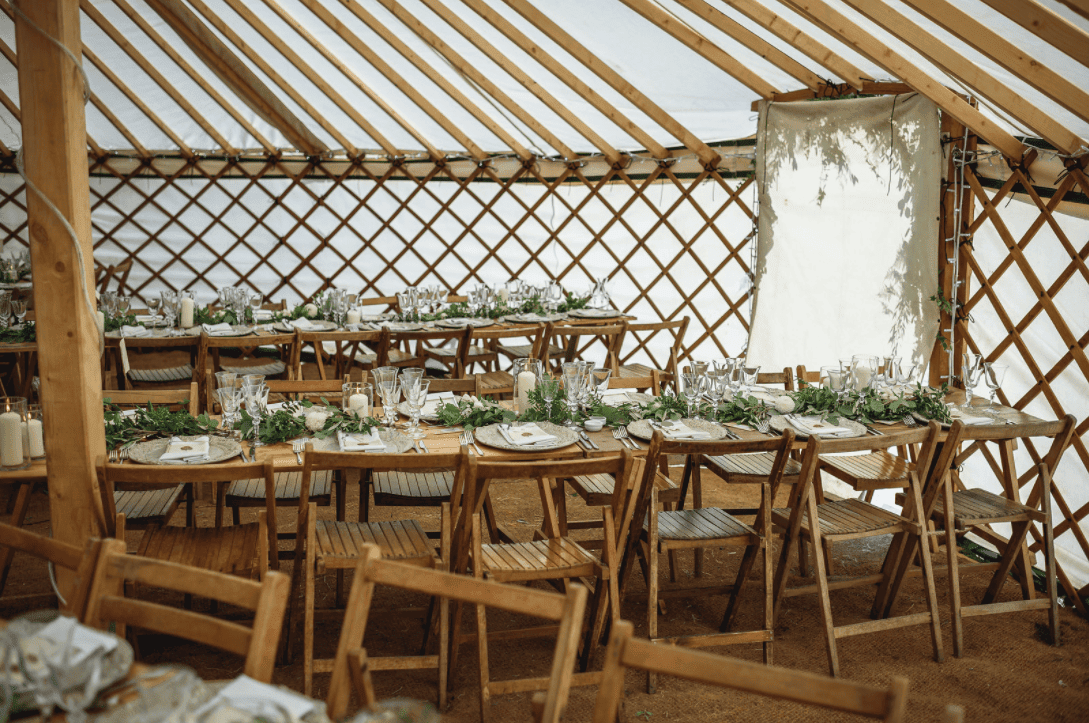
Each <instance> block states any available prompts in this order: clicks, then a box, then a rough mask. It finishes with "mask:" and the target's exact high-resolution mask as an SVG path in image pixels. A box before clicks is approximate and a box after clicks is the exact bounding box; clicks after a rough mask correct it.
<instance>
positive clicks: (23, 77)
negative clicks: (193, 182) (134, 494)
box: [15, 0, 106, 599]
mask: <svg viewBox="0 0 1089 723" xmlns="http://www.w3.org/2000/svg"><path fill="white" fill-rule="evenodd" d="M15 7H16V8H17V10H18V11H19V12H17V13H16V20H15V43H16V47H17V48H19V100H20V102H21V104H22V111H23V153H24V160H25V170H26V175H27V178H28V179H29V180H30V182H31V183H33V184H34V185H35V186H36V187H37V188H38V189H39V190H40V191H41V193H42V194H43V195H44V196H45V197H46V198H48V199H49V201H50V202H51V203H52V204H53V205H54V206H55V207H56V208H57V209H58V210H59V211H60V213H61V214H62V216H63V218H64V220H62V219H61V218H58V217H57V216H56V215H54V213H53V211H52V210H50V209H49V207H48V206H47V205H46V203H44V202H43V200H42V199H41V198H39V197H38V195H37V194H36V193H34V192H32V191H31V190H30V189H29V188H28V189H27V192H26V207H27V226H28V229H29V232H30V234H29V235H30V255H31V260H32V263H33V264H34V311H35V314H36V315H37V321H38V326H37V331H38V374H39V376H40V378H41V389H40V391H39V397H40V399H41V402H42V408H43V411H44V418H45V419H44V424H45V451H46V464H47V465H48V470H49V472H48V475H49V476H48V484H49V510H50V519H52V520H53V536H54V537H55V538H56V539H58V540H60V541H62V542H67V543H69V544H73V545H79V546H80V547H82V546H83V545H85V544H86V542H87V540H88V539H89V538H91V537H97V536H100V535H102V533H103V531H104V524H103V522H104V520H103V517H102V508H101V503H100V501H99V500H100V498H99V493H98V476H97V474H96V472H95V462H96V461H97V460H98V459H99V458H100V457H103V456H105V454H106V438H105V435H104V434H103V433H102V429H103V427H102V425H103V420H102V373H101V366H100V361H99V343H100V336H99V332H98V328H97V326H96V323H95V317H94V314H93V313H92V311H91V310H90V309H88V308H87V303H86V301H85V297H84V294H83V291H82V288H81V283H80V281H81V278H82V281H83V283H84V284H85V285H86V288H87V289H88V291H89V292H90V293H91V298H92V299H93V298H94V296H93V290H94V269H93V266H92V262H93V258H94V243H93V241H92V239H91V205H90V190H89V186H88V184H87V133H86V128H87V121H86V118H85V116H84V109H83V76H82V75H81V74H80V73H78V72H76V71H75V70H74V69H73V67H72V59H71V57H69V56H68V54H66V53H64V52H63V51H62V50H61V48H60V47H58V45H57V43H60V44H61V45H63V47H64V48H67V50H68V52H69V53H71V54H72V55H73V56H75V57H76V58H79V53H80V48H81V47H82V43H81V42H80V34H79V29H80V25H79V24H80V14H79V5H77V4H76V3H74V2H70V0H16V1H15ZM22 14H25V15H26V17H28V18H29V19H30V20H31V22H33V23H34V24H36V25H37V26H38V28H41V30H43V31H44V32H45V33H46V34H47V35H43V34H42V33H41V32H39V31H38V30H37V29H35V28H34V27H32V26H31V25H29V24H27V23H26V22H25V21H24V20H23V15H22ZM64 221H67V223H68V224H69V225H71V227H72V228H73V229H74V230H75V233H76V237H77V238H76V241H77V242H78V248H79V250H80V251H81V252H82V255H83V258H82V263H80V258H79V256H78V255H77V248H76V246H75V244H74V243H73V240H72V238H71V237H70V236H69V235H68V232H67V231H66V230H65V227H64ZM59 572H60V571H58V573H59ZM58 582H59V583H60V586H61V592H62V594H67V593H68V592H69V591H70V590H71V586H72V585H73V584H74V582H75V581H74V580H73V579H72V576H71V575H60V580H59V581H58ZM69 599H71V597H70V596H69Z"/></svg>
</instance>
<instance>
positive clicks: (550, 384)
mask: <svg viewBox="0 0 1089 723" xmlns="http://www.w3.org/2000/svg"><path fill="white" fill-rule="evenodd" d="M537 388H538V389H540V390H541V401H543V402H544V407H545V413H546V414H547V415H548V417H549V418H551V417H552V401H553V400H554V399H555V398H556V395H557V394H558V393H559V391H560V381H559V380H558V379H553V378H552V372H550V371H549V370H548V367H547V366H546V365H544V364H541V365H540V366H539V367H538V368H537Z"/></svg>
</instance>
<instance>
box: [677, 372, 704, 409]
mask: <svg viewBox="0 0 1089 723" xmlns="http://www.w3.org/2000/svg"><path fill="white" fill-rule="evenodd" d="M681 381H682V382H683V384H684V398H685V401H687V402H688V414H687V415H686V416H687V417H689V418H691V417H692V404H693V403H695V401H696V400H697V399H699V396H700V394H702V393H703V381H704V378H703V375H701V374H700V373H699V372H697V371H695V370H691V369H690V370H688V371H684V372H681Z"/></svg>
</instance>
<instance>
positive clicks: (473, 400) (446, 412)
mask: <svg viewBox="0 0 1089 723" xmlns="http://www.w3.org/2000/svg"><path fill="white" fill-rule="evenodd" d="M436 416H438V418H439V421H440V422H442V423H443V424H444V425H446V426H448V427H453V426H457V425H461V426H462V427H464V428H465V429H467V430H469V431H472V430H474V429H479V428H480V427H486V426H488V425H489V424H500V423H502V422H512V421H514V418H515V416H516V415H515V414H514V412H512V411H511V410H509V409H504V408H503V407H501V406H500V405H499V404H498V403H497V402H493V401H492V400H490V399H481V398H478V397H462V398H461V399H459V400H457V401H456V402H453V403H447V404H442V405H440V406H439V408H438V409H437V410H436Z"/></svg>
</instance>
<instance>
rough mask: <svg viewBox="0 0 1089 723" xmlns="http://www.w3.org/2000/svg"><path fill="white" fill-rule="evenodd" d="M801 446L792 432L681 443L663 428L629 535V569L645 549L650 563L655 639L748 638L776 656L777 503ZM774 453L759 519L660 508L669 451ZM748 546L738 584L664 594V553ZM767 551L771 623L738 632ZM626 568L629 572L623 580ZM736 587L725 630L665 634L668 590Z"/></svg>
mask: <svg viewBox="0 0 1089 723" xmlns="http://www.w3.org/2000/svg"><path fill="white" fill-rule="evenodd" d="M793 444H794V434H793V432H791V430H789V429H788V430H786V431H785V432H784V433H783V436H782V437H780V438H777V439H757V440H715V441H680V440H666V439H665V437H664V436H663V434H662V432H661V430H655V431H654V436H653V437H652V438H651V441H650V448H649V449H648V451H647V458H646V466H645V467H644V469H643V475H642V479H641V480H640V482H639V484H638V486H637V487H636V492H635V493H634V495H633V497H634V499H635V504H634V506H633V519H634V520H637V521H638V522H639V527H638V531H637V532H634V533H633V534H632V535H631V537H630V538H629V540H628V550H627V554H626V556H625V563H624V564H625V566H626V569H627V568H630V566H631V565H632V564H633V558H634V557H635V556H636V555H637V554H638V555H639V556H640V560H641V562H642V563H643V575H644V577H645V578H646V582H647V637H649V638H650V639H651V640H652V641H656V642H668V643H671V644H677V645H686V646H690V647H700V646H706V645H733V644H742V643H760V644H761V645H762V646H763V653H764V662H765V663H770V662H771V659H772V646H773V641H774V633H773V625H772V622H773V618H772V608H771V573H772V568H771V555H770V546H769V544H768V541H769V539H770V535H771V506H772V504H773V501H774V499H775V495H776V493H777V492H778V490H779V486H780V484H782V481H783V469H784V468H785V466H786V461H787V459H788V458H789V455H790V450H791V447H792V446H793ZM752 452H756V453H773V454H774V455H775V465H774V466H773V468H772V471H771V473H770V474H769V475H768V476H767V477H765V478H764V479H763V480H762V482H761V490H760V514H759V515H758V516H757V519H756V522H755V524H754V525H751V526H750V525H748V524H745V523H744V522H741V521H740V520H738V519H737V518H736V517H734V516H733V515H731V514H730V513H729V512H727V511H726V510H721V509H713V508H697V509H692V510H660V504H661V502H660V500H659V498H658V491H657V488H656V486H655V485H654V484H653V481H654V477H655V476H657V475H658V474H659V473H658V469H657V468H658V463H659V461H660V460H661V459H662V458H664V457H665V456H666V455H677V454H680V455H686V456H687V457H689V458H699V457H703V456H705V455H711V456H714V455H721V454H741V453H752ZM738 547H740V548H742V549H743V550H744V552H743V555H742V557H741V563H740V565H739V568H738V572H737V577H736V578H735V579H734V582H733V584H732V585H728V586H725V587H723V586H721V585H719V586H714V587H707V586H701V587H693V586H685V587H674V588H672V589H669V590H666V591H664V592H660V585H659V581H658V559H659V557H660V556H661V555H663V554H670V553H673V552H675V551H678V550H702V549H707V548H712V549H722V548H738ZM761 551H762V552H763V553H764V555H763V560H764V575H763V587H764V591H763V592H764V594H763V596H762V597H763V599H764V616H763V624H762V625H761V626H760V628H758V629H755V630H748V631H741V632H733V631H730V628H731V626H732V625H733V620H734V616H735V613H736V612H737V607H738V600H739V599H740V596H741V593H742V591H743V589H744V586H745V584H746V582H747V581H748V578H749V573H750V571H751V570H752V567H753V565H754V564H755V562H756V558H757V556H758V553H760V552H761ZM625 575H626V570H625V571H622V572H621V576H622V579H624V576H625ZM726 592H728V593H729V599H728V600H727V602H726V610H725V612H724V613H723V616H722V621H721V623H720V624H719V627H718V632H716V633H710V634H701V635H686V636H684V637H683V638H659V637H658V600H659V597H662V596H675V597H691V596H696V595H718V596H721V595H723V594H724V593H726ZM656 685H657V678H656V674H655V673H653V672H648V674H647V692H648V693H653V692H654V690H655V687H656Z"/></svg>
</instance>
